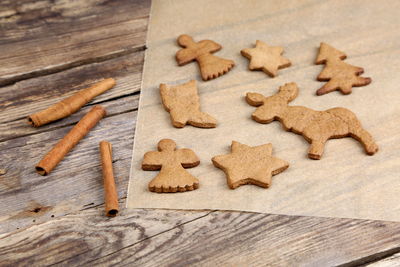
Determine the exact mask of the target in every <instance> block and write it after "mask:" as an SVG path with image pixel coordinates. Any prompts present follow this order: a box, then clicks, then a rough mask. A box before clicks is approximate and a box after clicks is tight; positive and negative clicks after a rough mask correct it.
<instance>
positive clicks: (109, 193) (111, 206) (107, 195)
mask: <svg viewBox="0 0 400 267" xmlns="http://www.w3.org/2000/svg"><path fill="white" fill-rule="evenodd" d="M100 154H101V166H102V168H103V181H104V200H105V203H106V205H105V206H106V215H107V216H109V217H114V216H116V215H117V213H118V194H117V189H116V187H115V180H114V173H113V166H112V147H111V144H110V143H109V142H107V141H101V142H100Z"/></svg>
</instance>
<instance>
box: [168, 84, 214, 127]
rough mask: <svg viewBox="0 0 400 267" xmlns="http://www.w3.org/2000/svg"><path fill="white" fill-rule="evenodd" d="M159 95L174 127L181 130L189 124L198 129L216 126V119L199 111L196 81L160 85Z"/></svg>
mask: <svg viewBox="0 0 400 267" xmlns="http://www.w3.org/2000/svg"><path fill="white" fill-rule="evenodd" d="M160 94H161V99H162V102H163V105H164V107H165V109H166V110H167V111H168V112H169V113H170V115H171V121H172V125H174V126H175V127H177V128H182V127H184V126H185V125H186V124H190V125H193V126H195V127H200V128H214V127H215V126H216V125H217V121H216V119H214V118H213V117H211V116H210V115H208V114H207V113H204V112H201V111H200V103H199V102H200V100H199V96H198V93H197V87H196V81H194V80H192V81H190V82H187V83H184V84H180V85H177V86H169V85H166V84H163V83H162V84H160Z"/></svg>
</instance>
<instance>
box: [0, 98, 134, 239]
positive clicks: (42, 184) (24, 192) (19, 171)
mask: <svg viewBox="0 0 400 267" xmlns="http://www.w3.org/2000/svg"><path fill="white" fill-rule="evenodd" d="M135 101H137V97H135V96H132V97H130V98H126V99H125V98H123V99H120V100H119V101H115V102H114V101H113V102H111V103H112V104H115V109H116V110H118V106H122V105H123V104H124V102H125V105H132V106H135V105H137V104H135ZM88 109H90V107H86V108H84V109H83V111H82V112H85V111H86V110H88ZM125 110H126V109H125ZM136 113H137V112H136V111H132V112H128V113H122V114H118V115H113V116H110V117H106V118H105V119H103V120H101V121H100V122H99V124H98V125H97V126H96V127H95V128H94V129H93V130H92V131H91V132H90V133H89V134H88V135H87V136H86V137H85V138H84V139H83V140H81V142H80V143H79V144H78V145H77V146H76V148H74V149H73V150H72V151H71V152H70V153H69V154H68V155H67V156H66V157H65V159H64V160H63V161H62V162H61V163H60V164H59V165H58V166H57V167H56V168H55V169H54V171H53V172H52V173H51V174H50V175H49V176H40V175H38V174H37V173H35V170H34V166H35V164H37V162H38V161H39V160H40V159H41V158H42V157H43V156H44V155H45V153H47V152H48V151H49V150H50V149H51V147H52V146H53V145H54V144H55V143H56V142H57V141H58V140H59V139H60V138H62V137H63V136H64V135H65V134H66V133H67V132H68V131H69V130H70V128H71V127H72V126H69V127H62V128H59V129H54V130H52V131H49V132H44V133H39V134H35V135H31V136H25V137H20V138H16V139H12V140H9V141H5V142H2V143H0V166H1V167H0V168H3V169H6V171H7V173H6V174H5V175H2V176H0V199H1V201H0V232H1V233H4V232H9V231H12V230H15V229H17V228H21V227H24V226H27V225H30V224H32V223H33V222H35V221H36V222H43V221H47V220H49V219H51V217H52V215H54V216H60V215H63V214H67V213H70V212H73V211H77V210H81V209H83V208H86V207H90V206H92V205H98V204H101V203H103V202H104V201H103V190H102V175H101V164H100V158H99V150H98V144H99V142H100V141H101V140H108V141H109V142H111V143H112V144H113V148H114V149H113V161H114V168H115V177H116V183H117V187H118V193H119V197H124V196H126V190H127V183H128V177H129V169H130V159H131V153H132V143H133V134H134V128H135V121H136Z"/></svg>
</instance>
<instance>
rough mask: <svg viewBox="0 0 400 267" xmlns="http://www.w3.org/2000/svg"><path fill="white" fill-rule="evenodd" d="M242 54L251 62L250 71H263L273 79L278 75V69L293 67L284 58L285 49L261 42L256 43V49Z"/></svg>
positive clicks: (244, 50) (249, 49) (244, 51)
mask: <svg viewBox="0 0 400 267" xmlns="http://www.w3.org/2000/svg"><path fill="white" fill-rule="evenodd" d="M240 53H241V54H242V56H244V57H246V58H247V59H249V60H250V63H249V69H250V70H262V71H263V72H265V73H266V74H268V75H269V76H271V77H275V76H276V75H278V69H283V68H287V67H289V66H290V65H291V63H290V61H289V60H288V59H287V58H285V57H283V56H282V53H283V47H281V46H268V45H267V44H266V43H264V42H261V41H259V40H257V41H256V47H254V48H246V49H243V50H242V51H240Z"/></svg>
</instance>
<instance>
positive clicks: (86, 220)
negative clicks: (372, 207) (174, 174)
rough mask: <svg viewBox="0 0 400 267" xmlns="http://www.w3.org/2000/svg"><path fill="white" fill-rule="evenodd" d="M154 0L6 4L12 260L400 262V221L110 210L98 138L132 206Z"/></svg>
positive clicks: (0, 208) (5, 209) (5, 118)
mask: <svg viewBox="0 0 400 267" xmlns="http://www.w3.org/2000/svg"><path fill="white" fill-rule="evenodd" d="M149 9H150V2H149V1H144V0H139V1H133V0H120V1H107V0H91V1H83V0H79V1H68V0H66V1H61V0H55V1H52V0H41V1H34V0H25V1H24V0H16V1H14V0H4V1H1V2H0V51H1V53H0V84H1V87H0V169H4V170H5V171H6V173H5V174H3V175H0V259H1V260H0V266H27V265H35V266H36V265H51V264H56V265H61V266H83V265H87V266H93V265H97V264H98V265H104V266H108V265H114V264H116V265H126V264H129V265H137V266H155V265H162V266H168V265H171V266H172V265H173V266H176V265H178V266H184V265H188V264H193V265H211V264H216V265H242V266H249V265H253V266H254V265H275V266H287V265H304V266H332V265H347V266H355V265H362V264H370V265H371V266H395V265H400V260H399V259H400V258H399V253H400V224H399V223H393V222H383V221H367V220H351V219H331V218H314V217H299V216H281V215H271V214H256V213H246V212H226V211H176V210H145V209H137V210H125V209H123V208H122V211H121V214H120V215H119V216H117V217H116V218H107V217H105V216H104V215H103V213H104V206H103V203H104V201H103V188H102V177H101V169H100V160H99V151H98V142H99V141H100V140H103V139H105V140H108V141H110V142H111V143H112V144H113V146H114V167H115V176H116V179H117V186H118V191H119V197H120V204H121V207H124V205H125V199H126V189H127V183H128V178H129V177H128V176H129V168H130V166H129V165H130V160H131V148H132V143H133V134H134V129H135V120H136V115H137V106H138V98H139V93H140V82H141V71H142V65H143V58H144V50H145V35H146V26H147V21H148V13H149ZM103 77H113V78H115V79H116V80H117V83H118V84H117V86H116V87H114V88H113V89H111V90H110V91H109V92H107V93H105V94H104V95H101V96H99V97H97V98H96V99H94V101H92V102H91V103H89V104H88V105H87V106H85V107H84V108H83V109H82V110H80V111H79V112H77V113H76V114H74V115H73V116H71V117H69V118H66V119H63V120H60V121H57V122H55V123H52V124H50V125H47V126H44V127H41V128H38V129H35V128H32V127H30V126H29V125H28V124H26V123H25V121H24V119H25V117H26V115H28V114H30V113H33V112H36V111H39V110H41V109H42V108H44V107H47V106H48V105H50V104H52V103H55V102H57V101H59V100H60V99H62V98H65V97H66V96H69V95H71V94H73V93H74V92H76V91H77V90H79V89H81V88H84V87H86V86H87V85H90V84H92V83H93V82H95V81H96V80H99V79H101V78H103ZM95 103H96V104H97V103H99V104H102V105H103V106H104V107H106V109H107V111H108V115H107V117H106V118H105V119H103V120H102V121H101V122H100V123H99V124H98V125H97V126H96V127H95V128H94V129H93V130H92V131H91V132H90V133H89V134H88V136H87V137H86V138H85V139H83V140H82V141H81V142H80V143H79V144H78V146H77V147H76V148H75V149H74V150H73V151H72V152H71V153H69V154H68V155H67V157H66V158H65V159H64V160H63V161H62V162H61V163H60V164H59V165H58V166H57V168H56V169H55V170H54V171H53V172H52V173H51V174H50V175H49V176H46V177H42V176H39V175H37V174H36V173H35V172H34V165H35V163H37V162H38V161H39V160H40V158H41V157H42V156H43V155H44V154H45V153H46V152H47V151H48V150H49V149H50V148H51V147H52V146H53V145H54V144H55V143H56V142H57V141H58V140H59V139H60V138H61V137H62V136H63V135H64V134H65V133H67V132H68V131H69V129H71V127H72V126H73V125H74V123H75V122H77V121H78V120H79V119H80V118H81V117H82V115H83V114H85V113H86V112H87V111H88V109H90V106H91V105H93V104H95Z"/></svg>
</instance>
